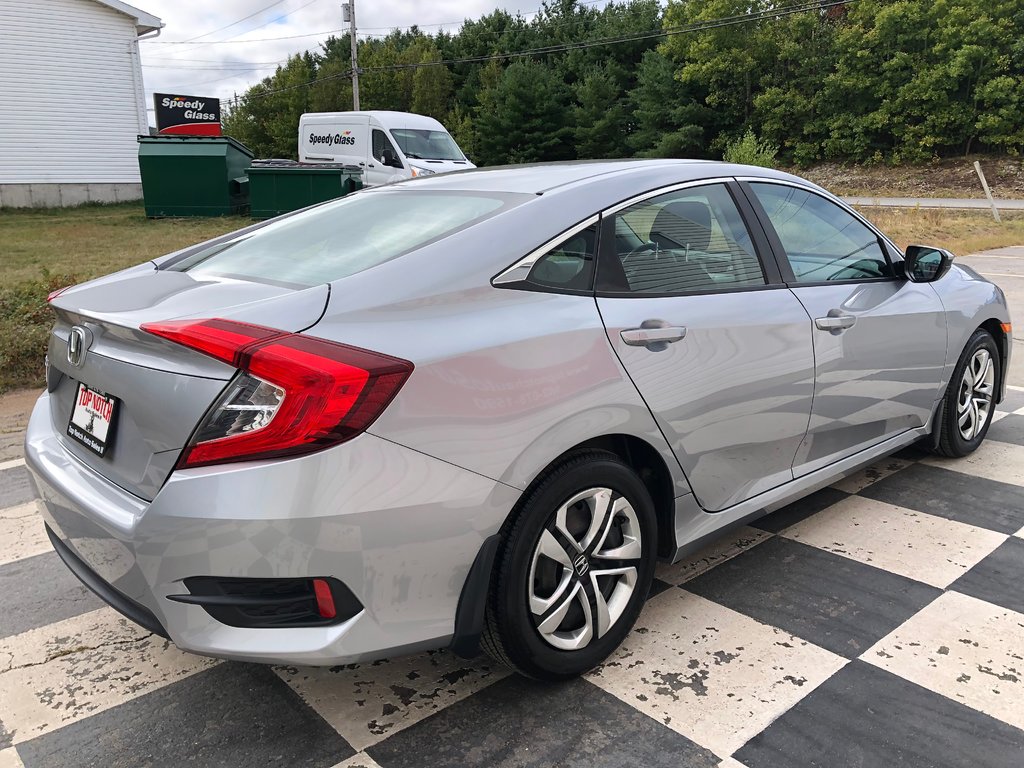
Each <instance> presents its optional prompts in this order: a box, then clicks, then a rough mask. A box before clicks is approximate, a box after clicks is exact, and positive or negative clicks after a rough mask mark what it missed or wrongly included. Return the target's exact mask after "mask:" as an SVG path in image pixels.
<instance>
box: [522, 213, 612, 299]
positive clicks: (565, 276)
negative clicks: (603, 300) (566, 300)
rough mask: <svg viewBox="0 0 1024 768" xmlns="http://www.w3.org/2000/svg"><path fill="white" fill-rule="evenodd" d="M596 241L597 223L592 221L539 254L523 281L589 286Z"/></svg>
mask: <svg viewBox="0 0 1024 768" xmlns="http://www.w3.org/2000/svg"><path fill="white" fill-rule="evenodd" d="M596 244H597V224H596V223H594V224H591V225H590V226H589V227H587V228H586V229H584V230H583V231H581V232H577V233H576V234H575V235H572V236H571V237H569V238H567V239H565V240H563V241H562V242H561V243H559V244H558V245H556V246H555V247H554V248H552V249H551V250H550V251H548V252H547V253H545V254H544V255H543V256H541V257H540V258H539V259H538V260H537V262H536V263H535V264H534V265H533V269H531V270H530V274H529V276H528V277H527V278H526V281H527V282H528V283H533V284H534V285H538V286H540V287H542V288H555V289H559V288H561V289H567V290H573V291H586V290H590V286H591V280H592V279H593V275H594V247H595V245H596Z"/></svg>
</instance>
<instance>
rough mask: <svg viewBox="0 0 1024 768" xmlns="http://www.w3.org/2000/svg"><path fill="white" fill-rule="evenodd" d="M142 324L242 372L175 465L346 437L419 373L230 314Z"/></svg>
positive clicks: (267, 454) (316, 445)
mask: <svg viewBox="0 0 1024 768" xmlns="http://www.w3.org/2000/svg"><path fill="white" fill-rule="evenodd" d="M142 330H144V331H147V332H148V333H152V334H154V335H156V336H160V337H162V338H165V339H167V340H169V341H173V342H175V343H176V344H181V345H183V346H186V347H189V348H191V349H194V350H196V351H198V352H202V353H203V354H206V355H209V356H210V357H214V358H216V359H218V360H221V361H223V362H225V363H228V364H229V365H232V366H234V367H235V368H238V369H240V370H241V371H242V372H243V373H242V374H240V375H239V376H238V377H236V379H235V380H234V381H233V382H232V383H231V385H229V386H228V387H227V388H226V389H225V390H224V393H223V394H222V395H221V398H220V400H219V401H218V402H217V403H216V405H215V406H214V407H213V408H212V409H211V410H210V412H209V413H208V414H207V416H206V418H205V419H204V420H203V422H202V423H201V424H200V425H199V427H198V428H197V429H196V431H195V434H194V435H193V438H192V440H191V442H190V443H189V445H188V446H186V448H185V450H184V452H183V453H182V455H181V458H180V459H179V460H178V466H179V467H200V466H205V465H208V464H221V463H224V462H232V461H252V460H254V459H271V458H280V457H284V456H298V455H302V454H306V453H312V452H314V451H319V450H322V449H324V448H328V447H330V446H332V445H337V444H338V443H342V442H344V441H346V440H350V439H352V438H353V437H355V436H356V435H358V434H360V433H362V432H363V431H364V430H366V428H367V427H368V426H370V424H372V423H373V421H374V420H375V419H376V418H377V417H378V416H379V415H380V414H381V413H382V412H383V411H384V409H385V408H386V407H387V406H388V404H389V403H390V402H391V400H392V399H393V398H394V396H395V394H396V393H397V392H398V390H399V389H400V388H401V386H402V385H403V384H404V383H405V380H406V379H407V378H409V375H410V374H411V373H412V371H413V365H412V363H410V362H409V361H408V360H401V359H399V358H395V357H389V356H388V355H382V354H379V353H377V352H370V351H368V350H365V349H359V348H357V347H350V346H348V345H345V344H338V343H336V342H333V341H327V340H326V339H318V338H315V337H312V336H301V335H298V334H293V333H286V332H284V331H278V330H274V329H273V328H264V327H262V326H258V325H250V324H248V323H239V322H235V321H232V320H220V319H212V320H186V321H170V322H165V323H146V324H144V325H143V326H142Z"/></svg>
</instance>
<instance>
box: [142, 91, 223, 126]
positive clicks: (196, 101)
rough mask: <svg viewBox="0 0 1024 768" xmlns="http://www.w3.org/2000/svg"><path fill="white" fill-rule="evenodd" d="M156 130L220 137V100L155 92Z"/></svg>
mask: <svg viewBox="0 0 1024 768" xmlns="http://www.w3.org/2000/svg"><path fill="white" fill-rule="evenodd" d="M153 106H155V107H156V130H157V133H160V134H164V135H166V134H173V135H178V136H220V135H221V130H220V99H214V98H212V97H210V96H182V95H180V94H176V93H154V94H153Z"/></svg>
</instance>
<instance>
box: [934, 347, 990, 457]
mask: <svg viewBox="0 0 1024 768" xmlns="http://www.w3.org/2000/svg"><path fill="white" fill-rule="evenodd" d="M1001 364H1002V361H1001V360H1000V358H999V348H998V347H997V346H996V342H995V339H993V338H992V334H990V333H989V332H988V331H986V330H984V329H981V328H979V329H978V330H977V331H975V332H974V335H972V336H971V338H970V340H969V341H968V342H967V346H966V347H964V351H963V353H962V354H961V355H960V359H959V360H958V361H957V364H956V368H954V369H953V376H952V377H951V378H950V381H949V385H948V386H947V387H946V396H945V400H944V402H943V408H942V420H941V422H940V424H939V425H938V429H939V439H938V444H937V445H936V448H935V452H936V453H938V454H940V455H942V456H949V457H952V458H959V457H962V456H966V455H967V454H969V453H971V452H973V451H974V450H975V449H976V448H977V447H978V446H979V445H981V441H982V440H984V439H985V435H986V434H988V428H989V425H990V424H991V423H992V415H993V414H994V413H995V406H996V402H995V398H996V388H997V387H998V385H999V380H1000V379H999V376H1000V366H1001Z"/></svg>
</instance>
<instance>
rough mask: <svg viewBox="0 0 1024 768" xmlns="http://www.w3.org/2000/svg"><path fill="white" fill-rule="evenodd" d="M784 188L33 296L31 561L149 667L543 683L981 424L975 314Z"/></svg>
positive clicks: (321, 225)
mask: <svg viewBox="0 0 1024 768" xmlns="http://www.w3.org/2000/svg"><path fill="white" fill-rule="evenodd" d="M951 262H952V256H951V255H950V254H949V253H948V252H946V251H944V250H942V249H941V248H935V247H926V246H911V247H910V248H909V249H907V250H906V251H905V252H904V251H901V250H900V249H898V248H897V247H896V246H895V245H894V244H893V242H892V240H890V239H889V238H888V237H886V236H885V235H884V234H883V233H881V232H879V231H878V230H877V229H875V227H873V226H872V225H871V224H870V223H869V222H868V221H866V220H865V219H864V218H863V217H862V216H860V215H859V214H858V213H857V212H856V211H854V210H851V209H850V208H849V207H848V206H846V205H844V204H843V203H842V202H841V201H839V200H838V199H836V198H835V197H833V196H832V195H830V194H829V193H827V192H826V191H824V190H822V189H820V188H819V187H817V186H815V185H813V184H811V183H809V182H807V181H804V180H802V179H800V178H797V177H795V176H791V175H788V174H785V173H780V172H775V171H770V170H765V169H761V168H751V167H745V166H738V165H726V164H719V163H708V162H697V161H669V160H652V161H616V162H612V161H608V162H594V163H568V164H553V165H540V166H522V167H507V168H496V169H483V170H476V171H469V172H465V173H454V174H450V175H444V176H436V177H429V178H423V179H415V180H411V181H408V182H403V183H399V184H394V185H391V186H388V187H382V188H376V189H371V190H364V191H361V192H357V193H355V194H352V195H349V196H347V197H345V198H342V199H340V200H336V201H333V202H329V203H326V204H323V205H320V206H317V207H314V208H311V209H307V210H305V211H302V212H299V213H296V214H293V215H290V216H286V217H282V218H279V219H276V220H273V221H271V222H266V223H262V224H257V225H254V226H252V227H249V228H247V229H243V230H241V231H239V232H235V233H232V234H229V235H227V236H224V237H221V238H218V239H215V240H212V241H210V242H206V243H203V244H201V245H197V246H195V247H192V248H189V249H186V250H183V251H179V252H177V253H174V254H171V255H169V256H165V257H163V258H159V259H156V260H154V261H150V262H146V263H144V264H140V265H138V266H136V267H133V268H130V269H127V270H124V271H122V272H118V273H116V274H113V275H110V276H107V277H103V278H100V279H98V280H93V281H91V282H88V283H84V284H82V285H78V286H76V287H73V288H68V289H65V290H63V291H61V292H58V294H56V295H53V296H51V299H50V300H51V305H52V307H53V310H54V312H55V316H56V324H55V326H54V328H53V332H52V335H51V336H50V340H49V354H48V369H47V376H46V391H45V392H44V393H43V395H42V396H41V397H40V398H39V401H38V403H37V404H36V406H35V410H34V412H33V414H32V418H31V421H30V423H29V426H28V433H27V438H26V460H27V464H28V466H29V468H30V470H31V473H32V475H33V477H34V482H35V483H36V485H37V488H38V491H39V494H40V496H41V498H42V504H41V509H42V515H43V517H44V518H45V525H46V530H47V532H48V534H49V536H50V539H51V541H52V542H53V546H54V548H55V549H56V551H57V552H58V554H59V555H60V556H61V558H62V559H63V560H64V562H65V563H66V564H67V566H68V567H69V568H70V569H71V570H72V571H73V572H74V573H75V574H76V575H77V576H78V577H79V578H80V579H81V580H82V581H83V582H84V583H85V584H86V585H87V586H89V587H90V588H91V589H92V590H94V591H95V592H96V593H97V594H98V595H100V597H102V598H103V599H104V600H106V601H107V602H108V603H109V604H110V605H112V606H113V607H114V608H116V609H117V610H119V611H120V612H121V613H123V614H124V615H126V616H128V617H129V618H131V619H133V620H134V621H136V622H138V623H139V624H141V625H142V626H144V627H146V628H148V629H149V630H151V631H153V632H156V633H159V634H161V635H164V636H166V637H169V638H170V639H171V640H172V641H173V642H174V644H175V645H177V646H178V647H180V648H182V649H185V650H188V651H192V652H195V653H200V654H207V655H210V656H217V657H224V658H232V659H241V660H249V661H259V662H273V663H285V662H286V663H292V664H313V665H322V664H340V663H349V662H358V661H362V660H368V659H375V658H379V657H383V656H389V655H395V654H406V653H411V652H417V651H421V650H425V649H433V648H441V647H450V648H451V649H453V650H454V651H455V652H456V653H459V654H461V655H467V656H468V655H473V654H475V653H478V652H479V650H480V649H481V648H483V649H484V650H486V651H488V652H489V653H491V654H492V655H493V656H495V658H497V659H499V660H500V661H501V662H504V663H505V664H507V665H509V666H510V667H512V668H513V669H515V670H517V671H519V672H520V673H522V674H525V675H529V676H532V677H536V678H543V679H560V678H566V677H571V676H573V675H577V674H580V673H581V672H583V671H585V670H587V669H590V668H591V667H593V666H594V665H596V664H598V663H599V662H601V661H602V660H603V659H604V658H605V657H607V656H608V654H609V653H611V652H612V651H613V650H614V649H615V647H616V646H617V645H618V644H619V643H620V642H621V641H622V639H623V638H624V637H625V635H626V634H627V633H628V632H629V630H630V628H631V626H632V625H633V623H634V621H635V620H636V618H637V615H638V613H639V611H640V609H641V606H642V604H643V602H644V599H645V598H646V596H647V592H648V589H649V587H650V586H651V582H652V577H653V572H654V568H655V564H656V562H657V561H659V560H661V561H667V562H673V561H676V560H679V559H680V558H682V557H684V556H686V555H687V554H688V553H690V552H692V551H694V550H696V549H699V548H701V547H702V546H704V545H706V544H707V543H709V542H710V541H712V540H714V539H715V538H716V537H718V536H720V535H722V533H723V532H724V531H726V530H727V529H729V528H731V527H734V526H738V525H742V524H744V523H747V522H749V521H751V520H753V519H754V518H757V517H758V516H760V515H763V514H765V513H766V512H767V511H770V510H773V509H776V508H778V507H780V506H782V505H784V504H786V503H788V502H791V501H793V500H795V499H797V498H799V497H801V496H804V495H806V494H808V493H811V492H813V491H815V490H817V489H819V488H821V487H823V486H826V485H828V484H830V483H832V482H835V481H836V480H837V479H839V478H841V477H843V476H845V475H848V474H850V473H852V472H854V471H856V470H858V469H859V468H861V467H863V466H865V465H867V464H869V463H871V462H873V461H875V460H877V459H878V458H879V457H882V456H885V455H886V454H889V453H892V452H893V451H896V450H898V449H900V448H902V447H904V446H907V445H909V444H911V443H915V442H920V443H921V445H922V446H924V447H925V448H928V449H931V450H933V451H936V452H938V453H941V454H943V455H946V456H953V457H956V456H964V455H966V454H968V453H970V452H971V451H973V450H974V449H975V448H977V446H978V445H979V443H980V442H981V441H982V440H983V439H984V437H985V434H986V431H987V430H988V426H989V423H990V421H991V418H992V414H993V410H994V407H995V404H996V403H997V402H999V400H1000V399H1001V397H1002V393H1003V389H1004V372H1005V371H1006V369H1007V364H1008V357H1009V354H1010V344H1009V339H1010V336H1011V328H1010V317H1009V315H1008V313H1007V308H1006V301H1005V299H1004V296H1003V293H1002V291H1000V289H999V288H998V287H996V286H995V285H993V284H992V283H990V282H988V281H987V280H985V279H984V278H982V277H981V276H980V275H978V274H977V273H976V272H974V271H972V270H971V269H969V268H967V267H964V266H960V265H953V264H952V263H951Z"/></svg>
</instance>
